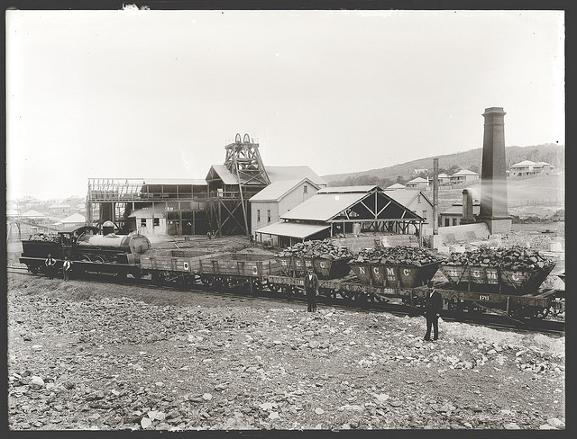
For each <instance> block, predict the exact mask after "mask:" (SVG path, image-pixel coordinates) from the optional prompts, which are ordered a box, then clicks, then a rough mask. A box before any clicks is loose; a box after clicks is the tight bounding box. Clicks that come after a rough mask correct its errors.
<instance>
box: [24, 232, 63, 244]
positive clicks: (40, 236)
mask: <svg viewBox="0 0 577 439" xmlns="http://www.w3.org/2000/svg"><path fill="white" fill-rule="evenodd" d="M30 241H44V242H57V243H59V242H60V236H59V235H56V234H48V233H35V234H33V235H32V236H30Z"/></svg>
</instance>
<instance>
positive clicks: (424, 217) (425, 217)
mask: <svg viewBox="0 0 577 439" xmlns="http://www.w3.org/2000/svg"><path fill="white" fill-rule="evenodd" d="M423 219H424V220H425V221H427V211H426V210H423Z"/></svg>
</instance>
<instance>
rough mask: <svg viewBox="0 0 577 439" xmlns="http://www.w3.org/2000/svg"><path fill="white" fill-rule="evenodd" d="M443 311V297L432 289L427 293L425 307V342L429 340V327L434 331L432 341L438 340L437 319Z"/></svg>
mask: <svg viewBox="0 0 577 439" xmlns="http://www.w3.org/2000/svg"><path fill="white" fill-rule="evenodd" d="M442 309H443V296H441V293H439V292H438V291H437V290H435V289H434V288H431V290H430V291H429V292H428V293H427V302H426V306H425V317H426V319H427V333H426V334H425V338H424V340H425V341H430V340H431V327H433V329H434V335H433V340H437V339H438V338H439V317H440V315H441V310H442Z"/></svg>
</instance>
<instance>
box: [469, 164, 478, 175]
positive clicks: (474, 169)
mask: <svg viewBox="0 0 577 439" xmlns="http://www.w3.org/2000/svg"><path fill="white" fill-rule="evenodd" d="M469 171H473V172H476V173H477V174H480V172H479V167H478V166H477V165H471V166H469Z"/></svg>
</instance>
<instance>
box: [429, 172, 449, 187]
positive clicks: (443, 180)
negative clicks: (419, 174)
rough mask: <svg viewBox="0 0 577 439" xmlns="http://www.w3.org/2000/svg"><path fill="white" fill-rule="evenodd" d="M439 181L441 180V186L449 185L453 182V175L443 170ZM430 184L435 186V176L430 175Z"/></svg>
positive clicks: (438, 177) (438, 178)
mask: <svg viewBox="0 0 577 439" xmlns="http://www.w3.org/2000/svg"><path fill="white" fill-rule="evenodd" d="M437 181H438V182H439V186H449V185H450V184H451V177H450V176H448V175H447V174H445V173H444V172H441V173H440V174H439V175H438V176H437ZM429 185H430V186H431V187H432V186H433V177H429Z"/></svg>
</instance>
